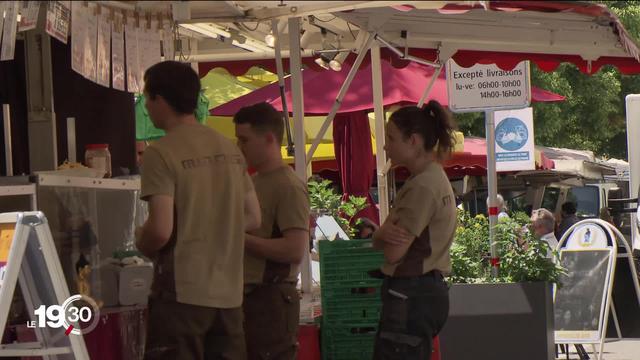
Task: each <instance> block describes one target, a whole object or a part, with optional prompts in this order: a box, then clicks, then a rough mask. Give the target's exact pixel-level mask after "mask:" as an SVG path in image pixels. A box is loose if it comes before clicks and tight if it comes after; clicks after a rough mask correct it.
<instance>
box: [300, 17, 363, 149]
mask: <svg viewBox="0 0 640 360" xmlns="http://www.w3.org/2000/svg"><path fill="white" fill-rule="evenodd" d="M289 33H291V27H289ZM366 36H367V40H366V41H365V42H364V44H362V47H361V48H360V51H358V57H356V60H355V61H354V62H353V66H351V70H349V74H348V75H347V78H346V79H345V80H344V83H343V84H342V87H341V88H340V92H338V97H337V98H336V101H335V102H334V103H333V106H332V107H331V112H329V115H327V118H326V119H325V120H324V123H323V124H322V127H321V128H320V131H319V132H318V135H317V137H316V138H315V140H313V144H312V145H311V148H310V149H309V152H308V153H307V162H309V161H311V159H312V158H313V153H314V152H315V151H316V149H317V148H318V145H320V141H321V140H322V137H323V136H324V134H325V133H326V132H327V129H329V125H330V124H331V122H332V121H333V118H334V117H335V116H336V113H337V112H338V109H340V105H342V99H344V96H345V95H346V94H347V90H348V89H349V86H350V85H351V82H352V81H353V78H354V77H355V76H356V73H357V72H358V68H359V67H360V64H362V60H364V56H365V55H366V54H367V50H369V47H370V46H371V43H372V42H373V36H372V35H371V34H366Z"/></svg>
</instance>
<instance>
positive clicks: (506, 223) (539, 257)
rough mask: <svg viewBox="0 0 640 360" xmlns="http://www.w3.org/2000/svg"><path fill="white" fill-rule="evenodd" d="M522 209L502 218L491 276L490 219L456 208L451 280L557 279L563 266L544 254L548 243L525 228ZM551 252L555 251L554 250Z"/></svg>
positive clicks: (525, 221) (508, 280) (473, 281)
mask: <svg viewBox="0 0 640 360" xmlns="http://www.w3.org/2000/svg"><path fill="white" fill-rule="evenodd" d="M529 223H530V220H529V217H528V216H527V215H526V214H524V213H516V214H513V216H512V217H511V218H508V219H501V220H500V222H499V223H498V224H497V225H496V228H495V229H496V239H495V243H496V245H497V247H498V251H499V256H500V268H499V271H498V276H497V277H495V278H494V277H492V276H491V263H490V261H489V258H490V255H489V254H490V249H489V248H490V246H489V221H488V219H487V218H486V217H484V216H483V215H477V216H475V217H471V216H469V214H468V213H467V212H465V211H462V210H459V211H458V228H457V229H456V234H455V239H454V242H453V245H452V246H451V266H452V273H451V275H450V276H449V281H450V282H452V283H486V282H527V281H547V282H551V283H558V282H559V278H560V276H561V275H562V274H563V273H564V269H563V268H562V267H560V266H559V265H556V264H555V263H553V262H551V261H550V260H549V259H548V258H547V256H546V255H547V250H548V245H547V243H546V242H544V241H539V240H538V239H536V238H535V236H533V234H532V233H531V232H530V231H529V229H528V224H529ZM554 256H557V254H556V253H555V252H554Z"/></svg>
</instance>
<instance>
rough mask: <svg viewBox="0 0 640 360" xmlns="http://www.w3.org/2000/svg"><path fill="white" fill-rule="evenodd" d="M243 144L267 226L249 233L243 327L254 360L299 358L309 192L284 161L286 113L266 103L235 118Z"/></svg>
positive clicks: (239, 112)
mask: <svg viewBox="0 0 640 360" xmlns="http://www.w3.org/2000/svg"><path fill="white" fill-rule="evenodd" d="M233 122H234V123H235V126H236V137H237V138H238V146H239V147H240V149H241V150H242V153H243V154H244V155H245V157H246V159H247V162H248V163H249V165H250V166H251V167H252V168H254V169H255V170H256V173H255V174H254V175H253V177H252V180H253V185H254V187H255V189H256V193H257V194H258V199H259V201H260V207H261V209H262V225H261V226H260V228H258V229H256V230H254V231H250V232H248V233H247V234H246V235H245V258H244V303H243V309H244V315H245V320H244V331H245V341H246V344H247V355H248V356H247V358H248V359H249V360H260V359H278V360H295V359H296V352H297V335H298V322H299V320H300V298H299V296H298V292H297V290H296V284H297V282H298V275H299V273H300V263H301V262H302V259H303V258H304V252H305V250H306V244H307V242H308V241H309V219H310V216H309V212H310V207H309V195H308V194H307V188H306V186H305V184H304V183H303V182H302V181H300V179H299V178H298V177H297V175H296V174H295V172H294V171H293V169H292V168H291V167H290V166H289V165H287V164H285V162H284V161H283V160H282V153H281V151H280V148H281V144H282V137H283V134H284V121H283V119H282V114H281V113H279V112H278V111H276V109H274V108H273V106H271V105H269V104H267V103H259V104H255V105H252V106H248V107H244V108H242V109H240V111H238V113H237V114H235V116H234V117H233Z"/></svg>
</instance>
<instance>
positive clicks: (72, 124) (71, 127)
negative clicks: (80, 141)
mask: <svg viewBox="0 0 640 360" xmlns="http://www.w3.org/2000/svg"><path fill="white" fill-rule="evenodd" d="M76 155H77V149H76V118H73V117H68V118H67V159H68V160H69V162H70V163H74V162H76V161H77V160H76Z"/></svg>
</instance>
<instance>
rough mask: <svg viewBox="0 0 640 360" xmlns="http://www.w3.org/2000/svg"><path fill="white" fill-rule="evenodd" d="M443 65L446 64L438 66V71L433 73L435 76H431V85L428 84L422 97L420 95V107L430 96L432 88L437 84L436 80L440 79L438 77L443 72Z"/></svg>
mask: <svg viewBox="0 0 640 360" xmlns="http://www.w3.org/2000/svg"><path fill="white" fill-rule="evenodd" d="M443 67H444V66H440V67H439V68H436V71H435V72H434V73H433V76H431V80H430V81H429V85H428V86H427V88H426V89H424V93H423V94H422V97H420V101H418V107H419V108H421V107H422V105H424V101H425V100H426V99H427V96H429V93H430V92H431V89H433V86H434V85H435V84H436V80H438V77H439V76H440V72H442V68H443Z"/></svg>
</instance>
